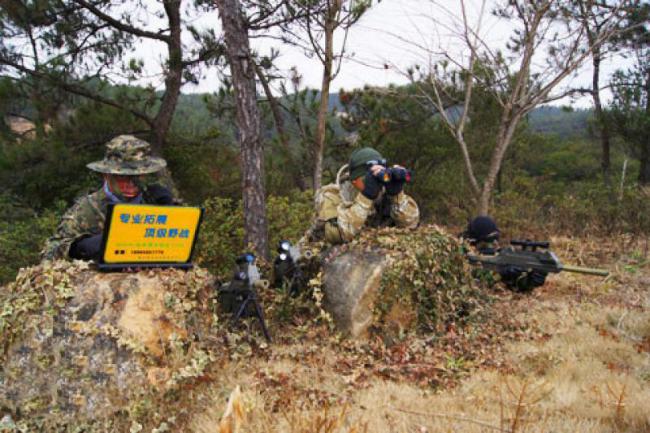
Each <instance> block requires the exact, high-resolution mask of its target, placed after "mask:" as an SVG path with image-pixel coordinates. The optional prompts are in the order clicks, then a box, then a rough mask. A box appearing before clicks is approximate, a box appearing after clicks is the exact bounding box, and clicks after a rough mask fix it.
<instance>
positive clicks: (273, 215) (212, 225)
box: [196, 192, 313, 276]
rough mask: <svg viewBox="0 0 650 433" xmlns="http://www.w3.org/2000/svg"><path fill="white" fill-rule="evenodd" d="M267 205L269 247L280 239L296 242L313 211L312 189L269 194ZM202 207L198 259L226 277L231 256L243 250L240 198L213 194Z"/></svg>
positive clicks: (205, 265)
mask: <svg viewBox="0 0 650 433" xmlns="http://www.w3.org/2000/svg"><path fill="white" fill-rule="evenodd" d="M266 206H267V208H266V212H267V217H268V223H269V242H270V246H271V248H274V247H275V245H277V243H278V241H280V240H281V239H289V240H292V241H294V242H295V241H297V240H298V239H299V238H300V237H301V236H302V234H303V233H304V232H305V230H307V228H308V227H309V222H310V220H311V216H312V211H313V198H312V194H311V192H293V193H291V194H290V195H289V196H283V197H277V196H269V197H268V198H267V202H266ZM203 207H204V208H205V214H204V217H203V223H202V224H201V230H200V232H199V243H198V245H197V251H196V259H197V262H198V263H200V264H201V265H202V266H204V267H207V268H208V269H209V270H210V271H211V272H213V273H214V274H215V275H218V276H227V275H228V274H229V272H230V271H231V270H232V268H233V264H234V259H235V258H236V257H237V256H238V255H239V254H241V253H242V252H243V251H244V249H245V245H244V225H243V221H244V217H243V209H242V204H241V201H235V200H232V199H229V198H220V197H216V198H211V199H208V200H206V201H205V203H204V204H203Z"/></svg>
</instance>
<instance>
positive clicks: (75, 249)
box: [68, 234, 102, 260]
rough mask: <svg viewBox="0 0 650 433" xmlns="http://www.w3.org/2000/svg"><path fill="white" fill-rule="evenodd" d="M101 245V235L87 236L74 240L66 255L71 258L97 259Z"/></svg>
mask: <svg viewBox="0 0 650 433" xmlns="http://www.w3.org/2000/svg"><path fill="white" fill-rule="evenodd" d="M101 246H102V235H101V234H98V235H94V236H87V237H85V238H80V239H77V240H75V241H74V242H73V243H72V245H70V251H69V252H68V255H69V256H70V258H71V259H79V260H99V258H100V257H99V255H100V252H101V251H100V249H101Z"/></svg>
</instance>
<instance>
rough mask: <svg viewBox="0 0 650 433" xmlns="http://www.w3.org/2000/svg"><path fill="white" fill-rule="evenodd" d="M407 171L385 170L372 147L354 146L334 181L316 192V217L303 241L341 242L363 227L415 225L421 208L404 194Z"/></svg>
mask: <svg viewBox="0 0 650 433" xmlns="http://www.w3.org/2000/svg"><path fill="white" fill-rule="evenodd" d="M387 173H389V174H387ZM407 173H408V171H407V170H405V169H404V168H403V167H400V166H393V167H392V168H391V169H388V167H387V166H386V160H385V159H384V158H383V157H382V156H381V154H380V153H379V152H378V151H376V150H375V149H373V148H370V147H364V148H362V149H357V150H356V151H354V152H353V153H352V155H351V156H350V161H349V163H348V164H347V165H345V166H343V167H341V169H340V170H339V173H338V175H337V178H336V183H334V184H329V185H325V186H323V187H322V188H321V189H320V190H318V191H317V192H316V200H315V203H316V218H315V221H314V222H313V223H312V225H311V227H310V229H309V230H308V232H307V234H306V239H305V240H308V241H319V240H324V241H326V242H328V243H330V244H340V243H344V242H349V241H351V240H352V239H353V238H354V237H355V236H356V235H357V234H358V233H359V232H360V231H361V230H363V228H364V227H382V226H390V225H394V226H397V227H411V228H412V227H416V226H417V225H418V223H419V221H420V211H419V208H418V205H417V203H416V202H415V200H413V198H412V197H410V196H408V195H406V193H404V184H405V183H406V181H407V179H408V176H409V175H408V174H407Z"/></svg>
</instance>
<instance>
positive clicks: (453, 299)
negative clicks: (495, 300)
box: [322, 226, 484, 337]
mask: <svg viewBox="0 0 650 433" xmlns="http://www.w3.org/2000/svg"><path fill="white" fill-rule="evenodd" d="M324 262H325V263H324V265H323V274H322V289H323V293H324V302H323V306H324V307H325V309H326V310H327V311H328V312H329V313H330V314H331V316H332V318H333V319H334V322H335V324H336V325H337V327H338V328H339V329H340V330H342V331H343V332H345V333H347V334H348V335H350V336H352V337H363V336H365V335H366V334H367V333H368V332H369V331H372V330H373V329H374V330H378V331H381V333H382V334H391V333H392V334H402V333H403V332H408V331H414V330H421V331H433V332H444V330H445V328H446V327H447V326H448V325H449V324H451V323H455V322H460V321H466V320H468V319H471V318H472V317H474V315H475V314H476V313H478V312H479V311H480V308H479V307H480V304H481V303H480V302H479V300H480V299H481V298H482V297H483V296H484V295H482V294H481V293H480V292H479V290H478V289H477V288H476V287H474V286H473V284H472V279H471V278H470V275H469V268H468V265H467V263H466V260H465V257H464V255H463V250H462V245H461V244H460V243H459V241H458V240H457V239H456V238H455V237H453V236H450V235H448V234H447V233H446V232H445V231H444V230H442V229H441V228H439V227H437V226H423V227H419V228H417V229H413V230H412V229H397V228H386V229H379V230H368V231H366V232H364V233H363V234H362V235H361V236H360V237H359V238H358V239H356V240H354V241H353V242H351V243H349V244H347V245H343V246H338V247H334V248H332V249H331V250H330V251H329V252H328V254H327V255H326V258H325V260H324Z"/></svg>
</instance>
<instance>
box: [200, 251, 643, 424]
mask: <svg viewBox="0 0 650 433" xmlns="http://www.w3.org/2000/svg"><path fill="white" fill-rule="evenodd" d="M557 244H558V245H559V248H560V249H561V255H562V256H563V257H566V258H567V261H568V262H572V263H576V264H585V265H594V264H595V263H594V262H595V261H596V259H595V258H594V255H593V252H594V251H596V250H595V248H597V247H598V245H600V244H599V243H596V242H594V243H593V244H592V245H587V246H586V247H585V246H584V245H582V246H580V245H577V244H578V242H576V241H573V240H570V239H565V240H561V241H558V242H557ZM605 258H608V260H609V265H608V266H609V267H610V268H611V269H613V273H612V276H610V277H609V278H608V279H606V280H600V279H597V278H590V277H583V276H578V275H566V274H563V275H560V276H554V277H552V278H550V280H549V282H548V284H547V285H546V286H544V288H543V289H541V290H536V291H535V292H534V293H533V294H532V295H530V296H516V297H514V299H512V300H511V301H510V303H509V304H508V305H506V308H504V309H501V310H499V311H502V312H504V314H513V315H515V316H517V317H518V318H519V319H520V320H524V321H527V322H528V323H529V324H530V325H531V327H532V328H534V329H535V332H533V333H531V337H530V338H527V339H523V340H521V341H504V342H503V346H504V348H505V355H504V356H505V359H504V360H503V361H504V362H503V365H507V366H511V367H510V368H508V369H505V370H504V369H500V370H496V369H490V370H486V369H478V370H474V371H473V372H472V374H471V375H469V376H468V377H467V378H465V379H464V380H462V382H461V383H460V384H459V385H458V386H457V387H456V388H453V389H446V390H439V391H435V390H433V389H432V388H426V387H421V386H417V385H416V384H414V383H405V382H397V381H388V380H381V379H379V378H376V377H374V378H371V379H369V380H368V381H367V382H365V384H364V386H356V385H354V384H353V385H350V382H349V380H348V379H349V378H347V377H344V376H341V374H340V373H339V372H337V369H336V368H335V367H336V365H335V364H336V359H337V358H336V356H335V353H334V352H333V351H334V350H335V348H331V347H329V348H327V347H313V348H309V350H305V347H302V346H301V343H295V344H294V345H286V346H279V347H276V348H275V349H274V351H275V353H276V356H275V357H274V358H270V359H255V360H253V361H252V364H250V365H244V364H243V363H241V362H239V363H232V364H230V365H227V366H224V370H223V372H222V373H223V374H222V375H221V377H222V379H220V380H221V382H219V383H215V384H214V386H213V387H212V388H211V389H210V392H209V394H208V395H206V398H205V403H204V406H203V408H202V409H201V410H200V411H198V412H197V413H196V414H195V416H194V419H193V424H192V425H191V427H192V430H193V431H196V432H206V433H207V432H219V430H218V427H217V426H218V425H219V421H220V420H221V419H222V415H223V413H224V410H225V409H226V407H227V405H226V399H227V397H228V396H229V395H230V391H231V390H233V389H234V388H235V387H236V386H237V385H242V388H243V390H244V391H243V393H242V395H241V396H240V399H241V400H240V401H241V403H240V407H241V408H242V410H243V413H244V416H243V420H244V421H243V423H242V426H241V429H240V431H241V432H251V433H255V432H271V433H273V432H278V433H280V432H282V433H287V432H288V433H307V432H318V433H352V432H355V433H358V432H377V433H382V432H404V433H406V432H422V433H423V432H461V433H479V432H509V433H517V432H520V433H524V432H526V433H537V432H539V433H542V432H545V433H546V432H555V433H569V432H571V433H572V432H590V433H591V432H593V433H609V432H612V433H613V432H634V433H637V432H650V410H648V408H649V407H650V406H649V405H648V402H649V401H650V284H648V282H650V266H649V265H648V264H647V263H644V261H643V258H642V257H639V255H638V254H630V255H618V256H617V255H616V254H614V253H612V252H611V251H609V252H608V255H607V254H605V255H603V257H601V258H598V260H600V261H603V260H605ZM568 259H571V260H568ZM312 344H313V343H312ZM297 352H305V353H309V354H310V355H309V356H305V357H300V356H291V354H292V353H297Z"/></svg>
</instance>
